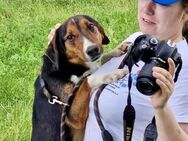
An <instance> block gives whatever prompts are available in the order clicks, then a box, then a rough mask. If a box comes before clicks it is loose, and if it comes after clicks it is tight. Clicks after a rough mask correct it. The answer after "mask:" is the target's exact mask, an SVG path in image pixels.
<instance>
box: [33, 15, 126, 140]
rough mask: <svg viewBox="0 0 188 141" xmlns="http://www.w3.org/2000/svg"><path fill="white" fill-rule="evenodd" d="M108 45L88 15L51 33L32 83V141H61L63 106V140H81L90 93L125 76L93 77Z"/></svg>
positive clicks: (115, 72)
mask: <svg viewBox="0 0 188 141" xmlns="http://www.w3.org/2000/svg"><path fill="white" fill-rule="evenodd" d="M108 43H109V38H108V37H107V36H106V34H105V32H104V29H103V27H102V26H101V25H100V24H99V23H98V22H97V21H96V20H94V19H93V18H91V17H89V16H87V15H76V16H73V17H71V18H69V19H68V20H67V21H66V22H64V23H63V24H61V25H60V26H59V27H58V28H57V29H56V30H55V31H54V35H53V37H52V39H51V40H50V42H49V45H48V47H47V49H46V51H45V53H44V56H43V65H42V67H41V73H40V74H39V76H38V77H37V79H36V81H35V84H34V87H35V97H34V103H33V115H32V135H31V141H60V136H61V129H60V127H61V124H62V118H61V116H62V112H63V108H65V107H67V108H66V115H65V118H64V123H65V128H64V129H65V134H66V135H65V141H82V140H83V137H84V130H85V124H86V120H87V116H88V111H89V100H90V97H91V94H92V91H94V90H95V89H97V88H99V87H100V86H101V85H102V84H109V83H112V82H114V81H117V80H118V79H120V78H122V77H123V76H124V75H125V74H126V73H127V72H126V71H125V70H123V69H117V70H116V71H114V72H111V73H107V74H102V75H97V74H94V72H95V71H96V69H97V61H98V60H99V59H101V56H102V54H103V47H102V45H106V44H108ZM119 54H121V53H119ZM116 55H117V52H116ZM110 56H113V55H112V54H111V55H110ZM75 86H77V89H76V90H75ZM74 90H75V92H73V91H74ZM52 98H55V99H53V100H52ZM67 98H71V100H70V101H68V100H67ZM68 102H70V103H68Z"/></svg>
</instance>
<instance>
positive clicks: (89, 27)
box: [48, 15, 109, 64]
mask: <svg viewBox="0 0 188 141" xmlns="http://www.w3.org/2000/svg"><path fill="white" fill-rule="evenodd" d="M108 43H109V39H108V37H107V36H106V34H105V33H104V29H103V28H102V26H101V25H100V24H99V23H98V22H97V21H96V20H94V19H93V18H91V17H89V16H86V15H77V16H74V17H71V18H69V19H68V20H67V21H66V22H65V23H63V24H62V25H60V26H59V27H58V28H57V29H56V31H55V34H54V35H53V39H52V40H51V42H50V43H49V47H48V48H53V53H54V55H55V56H54V57H53V58H56V59H55V61H56V63H58V62H57V61H58V58H60V57H62V56H63V57H65V58H66V60H68V61H69V62H71V63H74V64H84V63H85V62H95V61H96V60H98V59H99V58H100V56H101V54H102V53H103V48H102V45H105V44H108ZM65 58H64V59H65Z"/></svg>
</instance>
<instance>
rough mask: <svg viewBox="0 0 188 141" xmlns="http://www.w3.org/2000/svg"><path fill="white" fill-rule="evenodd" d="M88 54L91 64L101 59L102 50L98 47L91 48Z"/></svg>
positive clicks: (87, 51)
mask: <svg viewBox="0 0 188 141" xmlns="http://www.w3.org/2000/svg"><path fill="white" fill-rule="evenodd" d="M86 53H87V55H88V56H89V57H90V59H91V62H94V61H96V60H97V59H99V58H100V57H101V53H100V49H99V47H98V46H96V45H92V46H89V47H88V49H87V50H86Z"/></svg>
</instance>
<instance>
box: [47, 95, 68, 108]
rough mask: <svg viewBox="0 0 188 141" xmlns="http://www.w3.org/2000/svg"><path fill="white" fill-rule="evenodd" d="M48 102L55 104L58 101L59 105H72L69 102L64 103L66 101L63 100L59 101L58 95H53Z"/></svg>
mask: <svg viewBox="0 0 188 141" xmlns="http://www.w3.org/2000/svg"><path fill="white" fill-rule="evenodd" d="M48 102H49V103H50V104H55V103H57V104H59V105H64V106H70V105H69V104H67V103H64V102H62V101H59V100H58V97H57V96H54V95H53V96H52V98H51V99H50V98H49V99H48Z"/></svg>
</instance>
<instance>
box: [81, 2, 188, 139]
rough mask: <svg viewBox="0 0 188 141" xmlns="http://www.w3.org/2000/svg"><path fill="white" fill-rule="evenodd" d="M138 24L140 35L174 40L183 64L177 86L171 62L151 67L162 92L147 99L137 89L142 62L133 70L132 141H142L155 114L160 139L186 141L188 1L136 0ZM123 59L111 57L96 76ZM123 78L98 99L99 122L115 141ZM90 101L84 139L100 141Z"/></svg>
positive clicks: (119, 135) (123, 94) (120, 117)
mask: <svg viewBox="0 0 188 141" xmlns="http://www.w3.org/2000/svg"><path fill="white" fill-rule="evenodd" d="M138 21H139V27H140V31H141V32H142V33H144V34H149V35H152V36H154V37H156V38H157V39H160V40H168V39H170V40H172V41H174V42H176V46H177V48H178V51H179V52H180V53H181V56H182V60H183V66H182V69H181V72H180V74H179V78H178V81H177V83H176V84H175V85H174V81H173V75H174V72H175V64H174V62H173V61H172V59H170V58H169V59H168V64H169V70H168V71H167V70H165V69H163V68H159V67H154V68H153V69H152V70H153V76H154V77H155V78H156V83H157V84H158V85H159V86H160V90H158V91H157V92H156V93H155V94H154V95H152V96H150V97H148V96H145V95H142V94H141V93H139V92H138V90H137V89H136V87H135V82H136V78H137V72H138V71H139V70H140V69H141V68H142V66H143V64H144V63H143V62H141V61H140V62H138V65H139V67H137V66H133V69H132V72H131V76H132V78H133V83H132V84H133V85H132V89H131V98H132V105H133V106H134V108H135V110H136V119H135V124H134V130H133V135H132V141H141V140H143V138H144V131H145V128H146V127H147V125H148V124H149V123H150V122H151V120H152V117H153V116H155V121H156V126H157V132H158V140H159V141H188V109H187V107H188V93H187V90H188V75H187V72H188V62H187V60H188V45H187V42H186V40H185V38H186V37H187V35H186V34H185V33H188V31H186V30H185V29H186V28H187V27H186V26H187V21H188V1H187V0H138ZM142 33H140V32H138V33H135V34H133V35H131V36H130V37H129V38H128V39H126V40H125V42H134V40H135V38H136V37H137V36H139V35H141V34H142ZM187 41H188V39H187ZM123 57H124V56H121V57H116V58H112V59H111V60H110V61H108V62H107V63H105V64H104V65H103V66H102V67H101V68H100V69H99V70H98V71H97V72H96V73H106V72H108V71H112V70H115V69H117V67H118V66H119V64H120V62H121V61H122V59H123ZM127 80H128V77H127V76H125V77H124V78H122V79H121V80H119V81H118V82H116V83H113V84H111V85H108V86H107V87H106V88H105V89H104V90H103V92H102V94H101V96H100V98H99V101H98V105H99V111H100V114H101V115H100V118H101V119H102V121H103V124H104V126H105V128H106V129H107V130H108V131H109V132H110V134H111V135H112V137H113V139H114V141H123V111H124V108H125V106H126V105H127V103H126V100H127V94H128V88H127V82H128V81H127ZM94 97H95V95H93V96H92V98H91V101H90V113H89V117H88V120H87V124H86V131H85V138H84V141H103V140H102V136H101V131H100V128H99V125H98V124H97V121H96V117H95V114H94V107H93V102H94Z"/></svg>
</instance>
